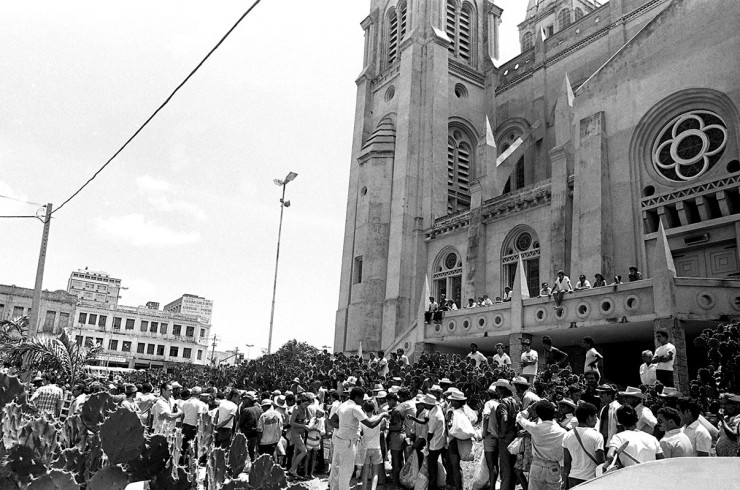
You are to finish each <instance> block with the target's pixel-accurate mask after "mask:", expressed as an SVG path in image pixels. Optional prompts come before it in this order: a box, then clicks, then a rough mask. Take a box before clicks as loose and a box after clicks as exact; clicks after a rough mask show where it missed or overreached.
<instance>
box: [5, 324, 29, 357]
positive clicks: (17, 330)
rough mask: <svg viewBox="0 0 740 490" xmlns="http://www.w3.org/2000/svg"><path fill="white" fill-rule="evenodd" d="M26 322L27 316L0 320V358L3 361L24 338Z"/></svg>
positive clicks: (26, 329) (25, 335)
mask: <svg viewBox="0 0 740 490" xmlns="http://www.w3.org/2000/svg"><path fill="white" fill-rule="evenodd" d="M28 324H29V322H28V317H27V316H19V317H17V318H13V319H12V320H0V360H2V361H3V362H4V361H5V360H6V359H7V358H8V356H9V355H10V352H11V351H12V349H13V348H14V347H16V346H18V345H19V344H20V343H21V342H23V341H24V340H25V339H26V337H27V335H28Z"/></svg>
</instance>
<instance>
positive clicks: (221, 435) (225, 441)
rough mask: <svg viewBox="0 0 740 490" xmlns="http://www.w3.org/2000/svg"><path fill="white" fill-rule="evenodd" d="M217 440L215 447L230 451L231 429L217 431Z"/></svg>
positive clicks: (224, 428)
mask: <svg viewBox="0 0 740 490" xmlns="http://www.w3.org/2000/svg"><path fill="white" fill-rule="evenodd" d="M215 439H216V440H215V441H214V442H215V445H216V447H220V448H222V449H228V448H229V445H230V444H231V429H227V428H226V427H221V428H220V429H218V430H216V438H215Z"/></svg>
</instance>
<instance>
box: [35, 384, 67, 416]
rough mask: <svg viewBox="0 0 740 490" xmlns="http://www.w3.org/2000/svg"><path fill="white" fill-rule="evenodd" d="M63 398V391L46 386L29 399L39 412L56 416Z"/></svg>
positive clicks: (56, 387)
mask: <svg viewBox="0 0 740 490" xmlns="http://www.w3.org/2000/svg"><path fill="white" fill-rule="evenodd" d="M63 396H64V391H62V389H61V388H60V387H58V386H57V385H54V384H48V385H44V386H42V387H40V388H39V389H38V390H36V392H35V393H34V394H33V396H32V397H31V401H32V402H33V404H34V405H36V408H38V409H39V410H40V411H42V412H48V413H53V414H56V413H57V407H59V402H60V401H61V399H62V397H63Z"/></svg>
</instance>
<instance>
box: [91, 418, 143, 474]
mask: <svg viewBox="0 0 740 490" xmlns="http://www.w3.org/2000/svg"><path fill="white" fill-rule="evenodd" d="M100 440H101V442H102V444H103V451H105V454H106V455H107V456H108V460H109V461H110V462H111V464H118V463H128V462H129V461H131V460H132V459H136V458H138V457H139V455H141V451H142V450H143V449H144V426H143V425H141V421H140V420H139V417H138V416H137V415H136V414H135V413H134V412H132V411H131V410H129V409H127V408H123V407H121V408H119V409H118V410H116V412H114V413H113V414H112V415H111V416H110V417H108V419H106V421H105V422H104V423H103V425H102V427H101V428H100Z"/></svg>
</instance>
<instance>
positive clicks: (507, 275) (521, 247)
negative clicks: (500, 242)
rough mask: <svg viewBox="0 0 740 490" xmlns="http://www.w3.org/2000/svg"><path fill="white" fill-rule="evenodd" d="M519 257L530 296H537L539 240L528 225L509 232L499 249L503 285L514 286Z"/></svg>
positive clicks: (502, 286) (538, 290)
mask: <svg viewBox="0 0 740 490" xmlns="http://www.w3.org/2000/svg"><path fill="white" fill-rule="evenodd" d="M519 257H521V258H522V264H523V265H524V275H525V281H526V283H527V288H528V289H529V295H530V296H531V297H533V298H534V297H536V296H539V292H540V242H539V239H538V238H537V234H536V233H535V232H534V230H532V229H531V228H529V227H528V226H520V227H517V228H515V229H514V230H513V231H512V232H510V233H509V236H508V237H507V238H506V240H504V246H503V250H502V251H501V265H502V269H503V270H502V274H501V277H502V284H501V291H503V290H504V287H506V286H509V287H512V288H513V286H514V277H515V275H516V269H517V265H518V263H519Z"/></svg>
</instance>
